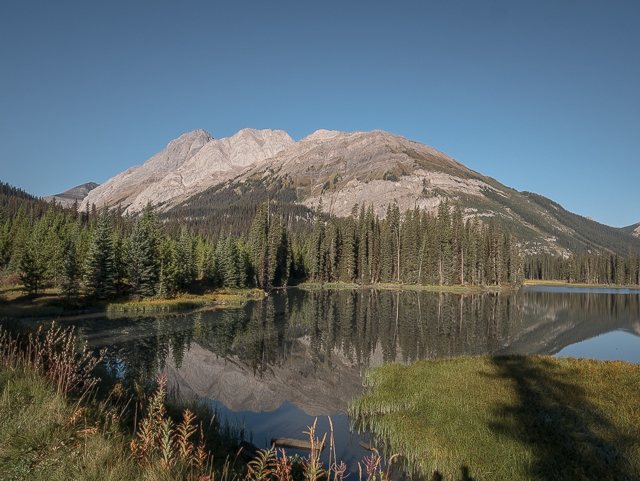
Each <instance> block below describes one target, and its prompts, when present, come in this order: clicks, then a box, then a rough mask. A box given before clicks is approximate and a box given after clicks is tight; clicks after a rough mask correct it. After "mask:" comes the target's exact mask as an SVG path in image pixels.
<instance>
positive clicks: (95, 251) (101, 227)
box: [84, 206, 115, 299]
mask: <svg viewBox="0 0 640 481" xmlns="http://www.w3.org/2000/svg"><path fill="white" fill-rule="evenodd" d="M114 280H115V256H114V252H113V227H112V222H111V215H110V214H109V209H108V207H107V206H104V207H103V208H102V210H101V212H100V215H99V216H98V220H97V222H96V227H95V229H94V230H93V234H92V236H91V245H90V246H89V252H88V253H87V259H86V261H85V266H84V290H85V293H86V295H87V296H89V297H95V298H97V299H108V298H109V297H111V296H112V295H113V294H114V292H115V284H114Z"/></svg>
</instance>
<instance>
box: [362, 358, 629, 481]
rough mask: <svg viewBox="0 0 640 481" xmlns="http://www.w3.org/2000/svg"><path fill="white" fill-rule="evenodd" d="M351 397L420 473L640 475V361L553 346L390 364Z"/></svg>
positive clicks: (390, 448)
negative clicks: (537, 351) (527, 352)
mask: <svg viewBox="0 0 640 481" xmlns="http://www.w3.org/2000/svg"><path fill="white" fill-rule="evenodd" d="M366 385H367V386H368V388H369V391H368V392H367V393H366V394H365V395H363V396H362V397H360V398H359V399H357V400H355V401H354V402H353V403H352V405H351V406H350V412H351V414H352V415H353V416H354V417H355V418H356V420H357V421H356V422H357V426H358V427H359V428H360V429H371V430H372V431H373V432H375V434H376V439H377V441H378V444H379V445H381V446H383V447H384V448H385V449H386V451H387V452H394V453H399V454H401V455H402V456H403V457H404V459H405V461H406V464H407V466H408V468H409V469H410V470H412V471H414V472H415V473H417V474H420V475H423V476H425V477H430V476H433V475H435V474H438V475H439V476H444V477H445V478H450V477H453V478H454V479H456V478H458V477H459V476H460V473H461V472H462V476H463V478H472V479H475V480H481V479H582V477H584V476H587V477H589V478H591V479H637V478H638V476H639V475H640V410H639V409H638V406H640V365H635V364H628V363H624V362H601V361H594V360H589V359H572V358H566V359H556V358H551V357H545V356H513V357H486V356H485V357H460V358H454V359H444V360H434V361H421V362H416V363H415V364H413V365H411V366H400V365H396V364H385V365H383V366H380V367H378V368H374V369H372V370H370V371H369V373H368V375H367V377H366Z"/></svg>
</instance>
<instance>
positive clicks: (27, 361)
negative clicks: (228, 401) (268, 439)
mask: <svg viewBox="0 0 640 481" xmlns="http://www.w3.org/2000/svg"><path fill="white" fill-rule="evenodd" d="M99 361H100V357H94V356H92V355H91V353H89V351H88V350H87V349H86V346H81V345H79V342H78V340H77V337H76V336H75V334H74V329H73V328H68V329H61V328H59V327H57V326H56V325H55V324H53V325H52V327H51V328H50V329H48V330H44V329H40V330H38V332H37V333H35V334H33V335H30V336H28V337H27V338H25V339H23V340H21V339H20V338H15V337H12V335H11V334H10V333H9V332H8V331H6V330H4V329H1V328H0V390H1V392H0V479H1V480H4V479H7V480H8V479H25V480H31V479H51V480H54V479H55V480H79V479H92V480H122V481H127V480H140V479H147V480H188V481H191V480H192V481H213V480H219V481H236V480H241V479H243V480H245V481H267V480H269V481H272V480H283V481H302V480H310V481H320V480H327V481H329V480H337V481H342V480H343V479H344V477H345V471H346V467H345V465H344V463H341V462H339V461H338V460H337V459H336V456H335V447H334V446H335V445H334V440H333V429H332V431H331V437H330V440H331V441H330V446H331V452H332V456H331V457H330V460H329V466H328V468H327V469H325V468H324V467H323V465H322V463H321V462H320V459H319V452H320V450H319V449H312V450H311V452H310V454H309V456H308V457H307V458H306V459H302V460H300V459H296V458H289V457H287V456H286V454H285V452H284V451H280V452H279V453H277V452H276V450H275V449H270V450H263V451H260V452H259V454H258V457H257V458H256V459H253V460H251V461H249V462H241V461H240V458H239V457H238V454H239V453H240V451H237V447H236V446H237V442H238V441H239V439H237V433H233V434H234V439H235V442H233V444H234V446H233V448H234V449H233V451H229V449H228V446H224V440H220V439H219V435H220V432H219V430H220V428H221V427H222V429H225V427H224V426H222V425H221V424H220V423H216V422H214V418H213V416H212V413H211V411H210V410H209V409H208V408H207V407H206V405H205V404H204V403H198V402H197V401H195V400H194V401H191V402H188V403H182V404H180V405H179V406H180V409H179V419H176V416H175V415H174V414H175V411H176V409H175V408H176V405H175V404H173V403H171V402H169V401H168V399H167V389H166V377H161V378H159V379H158V380H157V382H156V383H155V388H153V387H152V388H151V390H149V389H148V386H147V385H146V384H141V385H139V384H135V387H134V389H133V391H134V392H133V393H131V392H129V391H127V389H126V388H124V387H123V386H122V384H116V385H115V386H114V387H113V388H111V389H110V391H109V393H108V394H107V395H105V396H103V397H102V398H101V397H100V394H99V393H100V391H99V390H98V389H96V385H97V383H98V381H99V380H98V379H97V378H96V377H95V376H94V375H93V372H94V371H93V369H94V368H95V367H96V366H97V364H98V363H99ZM138 401H139V402H138ZM185 406H187V407H186V408H185ZM226 429H227V430H229V426H226ZM306 434H307V435H308V436H309V438H310V441H311V443H312V445H313V446H319V445H320V444H322V443H324V441H325V439H323V440H322V441H320V440H319V439H317V437H316V432H315V423H314V425H313V426H311V427H309V429H308V431H307V432H306ZM216 435H218V440H217V441H216V440H215V439H213V438H215V436H216ZM325 436H326V435H325ZM216 442H217V443H218V445H217V446H218V447H217V448H216ZM214 452H215V453H217V454H216V455H214ZM216 456H217V457H216ZM380 466H381V458H380V456H379V455H378V454H377V453H375V454H374V455H372V456H371V457H369V458H366V459H365V460H364V461H363V464H362V466H361V479H362V478H365V479H367V480H368V481H385V480H387V479H388V471H383V470H382V469H381V468H380Z"/></svg>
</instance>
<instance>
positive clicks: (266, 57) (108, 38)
mask: <svg viewBox="0 0 640 481" xmlns="http://www.w3.org/2000/svg"><path fill="white" fill-rule="evenodd" d="M639 20H640V2H638V1H637V0H633V1H627V2H624V1H613V2H602V1H593V2H591V1H583V0H580V1H575V2H568V1H559V0H553V1H548V2H544V1H540V2H530V1H492V0H486V1H480V0H473V1H456V0H452V1H446V2H445V1H442V2H432V1H425V0H423V1H414V2H402V1H398V2H375V1H367V2H360V1H342V2H333V1H323V2H304V1H291V2H280V1H233V2H214V1H199V2H196V1H189V0H184V1H177V0H176V1H150V2H143V1H126V2H124V1H123V2H121V1H116V0H110V1H108V2H93V1H87V0H80V1H66V0H58V1H50V0H44V1H38V2H34V1H29V0H3V1H2V2H0V179H2V180H3V181H5V182H10V183H11V184H13V185H16V186H18V187H21V188H23V189H25V190H26V191H28V192H30V193H33V194H36V195H41V196H43V195H47V194H53V193H57V192H61V191H64V190H66V189H68V188H70V187H73V186H75V185H77V184H81V183H84V182H89V181H95V182H98V183H102V182H104V181H106V180H107V179H109V178H110V177H112V176H114V175H116V174H118V173H119V172H121V171H123V170H125V169H127V168H129V167H131V166H133V165H137V164H141V163H142V162H144V161H145V160H146V159H147V158H149V157H150V156H151V155H153V154H154V153H156V152H158V151H159V150H162V149H163V148H164V147H165V146H166V144H167V143H168V142H169V141H170V140H171V139H174V138H176V137H178V136H179V135H181V134H183V133H185V132H188V131H191V130H194V129H197V128H203V129H205V130H207V131H208V132H210V133H211V134H212V135H213V136H214V137H216V138H222V137H228V136H230V135H233V134H234V133H235V132H237V131H238V130H240V129H242V128H244V127H253V128H258V129H263V128H270V129H282V130H286V131H287V132H288V133H289V134H290V135H291V136H292V137H293V138H294V139H295V140H299V139H301V138H302V137H305V136H306V135H309V134H311V133H312V132H314V131H315V130H317V129H320V128H324V129H335V130H343V131H356V130H373V129H382V130H386V131H389V132H393V133H396V134H400V135H402V136H404V137H407V138H410V139H413V140H417V141H419V142H423V143H425V144H428V145H431V146H432V147H435V148H436V149H438V150H441V151H443V152H446V153H447V154H449V155H451V156H452V157H454V158H456V159H457V160H459V161H460V162H462V163H463V164H465V165H467V166H469V167H470V168H472V169H474V170H476V171H478V172H480V173H482V174H485V175H489V176H491V177H494V178H496V179H498V180H499V181H501V182H502V183H504V184H506V185H508V186H510V187H513V188H515V189H518V190H529V191H533V192H537V193H539V194H542V195H544V196H547V197H549V198H551V199H553V200H555V201H557V202H559V203H560V204H562V205H563V206H564V207H566V208H567V209H569V210H570V211H572V212H576V213H578V214H581V215H585V216H591V217H593V218H595V219H596V220H598V221H600V222H603V223H606V224H609V225H613V226H624V225H629V224H632V223H635V222H639V221H640V208H639V205H640V204H639V203H638V185H639V181H640V27H639V26H638V25H639Z"/></svg>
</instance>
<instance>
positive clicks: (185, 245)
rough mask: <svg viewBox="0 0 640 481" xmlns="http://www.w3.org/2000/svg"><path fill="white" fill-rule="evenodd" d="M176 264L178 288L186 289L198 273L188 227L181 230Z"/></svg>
mask: <svg viewBox="0 0 640 481" xmlns="http://www.w3.org/2000/svg"><path fill="white" fill-rule="evenodd" d="M175 265H176V282H177V284H178V288H180V289H186V288H187V287H189V286H190V285H191V283H192V282H193V281H194V280H195V274H196V264H195V259H194V253H193V243H192V241H191V236H190V235H189V233H188V232H187V229H186V227H183V228H182V230H181V231H180V238H179V240H178V243H177V245H176V249H175Z"/></svg>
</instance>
